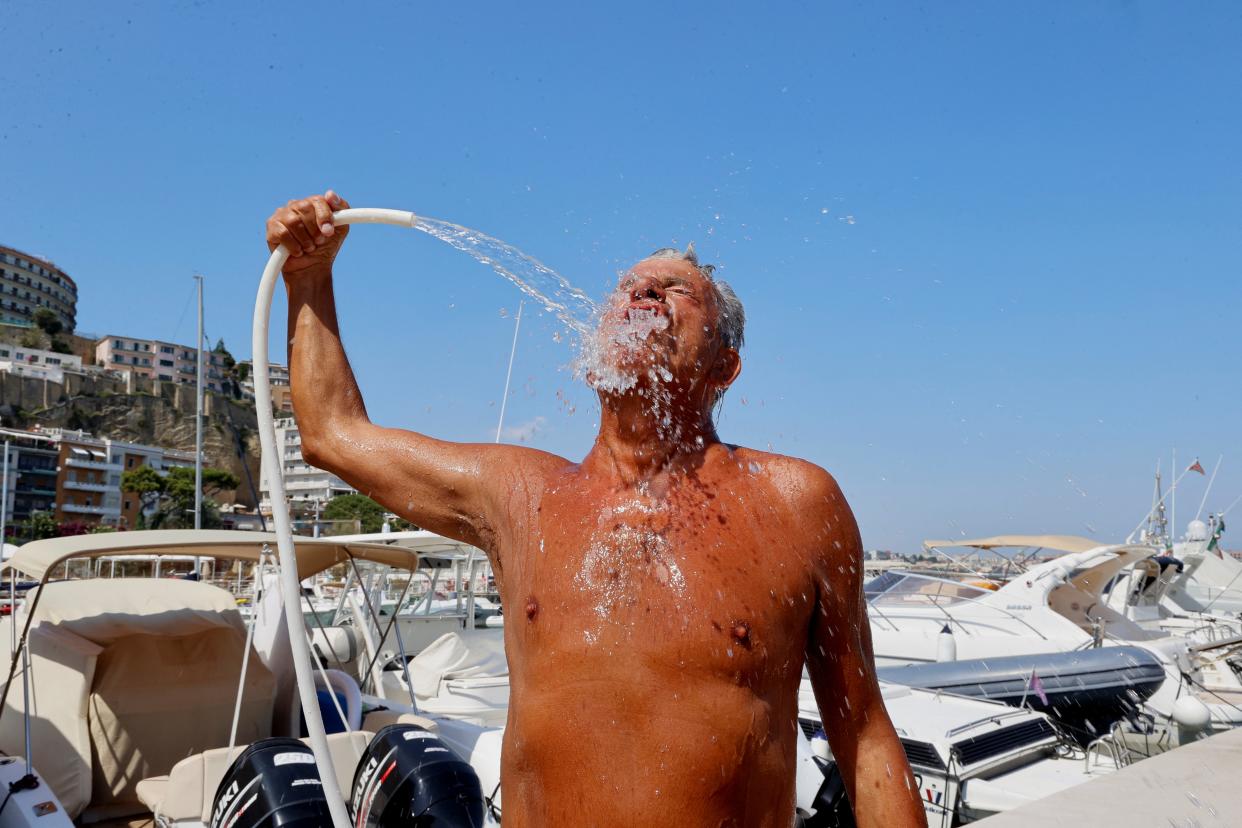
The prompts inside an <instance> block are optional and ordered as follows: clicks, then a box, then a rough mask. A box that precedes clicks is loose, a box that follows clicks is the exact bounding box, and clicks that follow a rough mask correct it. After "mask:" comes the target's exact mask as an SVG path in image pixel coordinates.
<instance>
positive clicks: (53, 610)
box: [0, 530, 500, 828]
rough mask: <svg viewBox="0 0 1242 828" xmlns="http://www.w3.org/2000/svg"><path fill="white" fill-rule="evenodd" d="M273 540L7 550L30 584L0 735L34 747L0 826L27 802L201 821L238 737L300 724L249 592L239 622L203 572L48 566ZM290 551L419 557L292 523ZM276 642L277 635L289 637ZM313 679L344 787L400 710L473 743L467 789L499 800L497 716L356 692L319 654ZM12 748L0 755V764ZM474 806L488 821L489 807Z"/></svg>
mask: <svg viewBox="0 0 1242 828" xmlns="http://www.w3.org/2000/svg"><path fill="white" fill-rule="evenodd" d="M274 549H275V537H274V536H272V535H267V534H259V533H249V532H246V533H242V532H215V531H195V530H182V531H160V532H127V533H116V534H102V535H83V536H78V537H72V538H57V539H52V540H47V541H38V542H33V543H30V544H27V545H25V546H23V547H22V548H21V550H20V551H19V552H18V553H17V554H16V555H14V556H13V557H12V558H11V559H10V560H9V561H8V562H6V564H5V569H7V570H10V572H11V573H18V572H20V573H22V574H24V575H25V576H28V577H31V578H33V579H35V580H37V581H39V582H40V585H39V587H38V588H37V589H35V590H32V592H31V593H30V595H29V597H28V598H27V600H26V601H25V602H24V603H23V604H22V606H21V608H20V609H19V611H18V614H17V616H16V618H15V619H12V620H10V619H5V620H4V621H3V622H0V636H3V637H5V638H8V639H9V640H10V641H14V642H15V643H16V649H15V652H16V653H17V657H15V658H14V660H13V669H12V670H11V673H10V675H9V676H8V680H7V681H6V682H5V686H4V690H3V692H4V697H5V698H4V705H3V707H2V708H0V749H2V750H3V751H4V753H6V754H8V755H9V756H11V757H15V756H23V757H26V758H28V759H30V760H31V764H32V766H33V768H34V770H35V772H36V773H37V774H38V778H39V779H40V780H41V782H42V785H41V787H40V789H39V790H40V791H41V793H42V795H43V799H42V800H39V801H34V800H35V799H36V798H35V797H30V796H25V795H23V796H22V797H20V798H19V797H16V796H15V797H14V803H15V804H16V805H17V806H21V807H15V805H13V804H11V805H10V806H9V807H8V809H6V810H5V811H3V812H0V828H9V826H17V825H23V824H28V823H23V822H19V821H14V820H16V819H18V818H19V816H20V815H21V814H23V813H27V812H28V811H30V809H37V808H39V807H45V808H46V807H51V810H48V811H47V813H48V814H60V815H61V816H60V817H53V818H49V817H37V822H35V823H33V824H37V825H41V826H42V825H58V824H59V825H69V824H70V822H69V820H71V819H72V820H77V821H80V822H83V823H86V822H94V823H101V824H105V825H106V824H109V822H110V821H116V820H121V821H122V822H119V823H118V824H128V822H125V821H126V820H129V819H131V818H151V817H152V816H154V818H156V819H157V821H158V823H159V824H160V825H162V826H180V828H200V826H205V825H207V824H208V823H209V822H210V817H211V811H212V807H213V802H214V801H215V800H216V794H217V785H218V784H219V782H220V781H221V780H222V779H223V778H224V775H225V773H226V772H227V771H228V770H229V766H230V764H232V763H233V762H234V760H235V759H236V757H238V756H239V754H240V753H241V752H242V748H244V747H245V746H246V745H247V744H248V743H252V744H254V743H258V742H259V741H260V740H263V739H265V738H267V737H271V736H297V734H298V731H299V725H300V722H301V718H302V717H301V708H300V705H299V703H298V701H297V692H296V688H295V686H294V679H293V676H292V670H291V661H290V659H289V657H288V655H287V653H282V652H281V651H282V647H281V646H280V642H281V640H282V639H281V636H282V635H284V633H283V632H282V631H279V630H273V629H272V628H271V627H270V626H269V625H268V624H267V622H268V621H269V620H270V617H269V616H268V615H267V614H266V613H265V611H264V610H265V609H266V607H265V606H264V605H263V604H262V603H260V605H259V606H258V607H256V611H255V613H254V616H253V618H254V627H253V628H250V629H248V628H247V626H246V625H245V624H244V622H243V620H242V616H241V614H240V613H239V612H238V609H237V606H236V601H235V599H234V597H233V596H232V595H231V594H230V593H229V592H227V591H225V590H223V589H220V588H219V587H216V586H213V585H211V584H208V583H202V582H197V581H193V580H183V579H175V578H173V579H170V578H159V579H155V578H133V579H131V578H115V579H108V578H100V579H84V580H73V581H51V580H50V576H51V574H52V572H53V571H54V570H55V571H58V568H59V567H60V566H61V565H62V564H63V563H64V562H66V561H68V560H70V559H75V558H95V557H100V556H105V555H116V554H126V553H134V554H143V555H157V556H158V555H165V554H166V555H170V556H171V555H186V554H189V555H197V556H202V557H210V558H224V559H232V560H241V561H246V562H249V563H252V564H257V563H259V562H260V561H263V563H264V567H266V566H267V565H268V564H269V563H270V562H271V561H272V559H274V554H273V553H274ZM295 551H296V560H297V565H298V570H299V571H298V574H299V576H300V577H302V578H306V577H309V576H311V575H313V574H315V573H316V572H321V571H324V570H326V569H328V568H329V567H332V566H334V565H336V564H339V563H343V562H348V563H350V564H351V565H352V564H356V563H359V562H362V563H363V564H370V565H376V566H385V567H392V568H397V569H405V570H407V571H409V570H412V569H413V568H414V567H415V565H416V560H417V559H416V556H414V555H412V554H411V553H409V552H408V551H407V550H404V549H394V548H392V547H385V546H377V545H367V544H358V543H342V542H339V541H336V540H334V539H309V538H299V539H297V540H296V549H295ZM10 572H5V573H4V574H5V575H9V574H10ZM280 617H282V618H283V613H280ZM299 633H300V634H305V631H299ZM252 639H253V641H254V642H255V643H253V644H252ZM284 642H285V645H286V646H285V647H284V648H283V649H285V650H287V642H288V638H287V636H286V637H285V638H284ZM317 683H318V684H319V685H320V687H321V689H322V690H324V691H326V692H324V693H323V694H322V695H321V709H323V708H325V706H326V713H325V719H333V718H335V719H336V720H337V724H338V731H339V732H335V733H330V734H329V735H328V737H327V738H328V745H329V748H330V751H331V755H332V759H333V764H334V766H335V772H336V781H337V782H338V784H339V785H340V786H341V789H342V790H343V791H349V790H350V788H351V786H353V784H354V781H355V780H354V776H355V768H356V767H357V766H358V764H359V760H360V758H361V757H362V756H363V754H364V751H365V750H366V748H367V745H368V744H369V743H370V742H371V740H372V738H373V737H374V735H375V733H376V732H377V731H379V730H380V729H381V728H383V727H384V726H386V725H388V724H393V723H403V724H408V725H418V726H420V727H422V728H424V730H425V731H426V732H428V733H429V734H431V735H434V736H435V737H437V738H439V739H441V740H442V741H443V742H444V743H445V744H447V745H448V746H449V747H450V748H452V749H453V750H454V751H456V752H458V755H460V756H462V757H463V758H466V757H470V758H473V759H474V761H476V762H477V763H478V769H477V770H476V771H475V773H476V774H477V776H478V780H479V786H480V790H481V791H486V794H490V795H491V796H490V799H491V800H492V801H495V802H496V803H497V804H498V802H499V792H498V790H497V787H498V784H499V761H500V757H499V748H500V730H499V729H498V728H486V727H481V726H478V725H472V724H470V723H467V722H462V721H453V720H449V719H445V718H442V717H436V716H422V715H419V714H418V713H417V711H416V709H415V708H414V707H413V706H412V705H409V704H405V705H402V704H399V703H396V702H394V701H391V700H384V699H382V698H379V697H376V696H375V695H371V694H364V693H363V692H362V689H363V688H362V687H360V685H359V682H358V681H357V680H356V677H354V676H350V675H348V674H346V673H344V672H341V671H337V670H331V669H328V668H327V667H326V666H325V665H323V664H320V665H319V668H318V670H317ZM381 689H382V688H381ZM27 711H29V715H28V716H27V715H25V714H26V713H27ZM27 732H28V733H29V739H27V738H26V734H27ZM429 738H430V736H429ZM306 755H307V756H310V754H309V753H307V754H306ZM20 761H21V760H14V762H12V763H8V764H2V763H0V777H4V778H7V776H5V774H8V773H11V772H13V769H16V768H20V765H19V764H17V762H20ZM312 764H313V762H312ZM482 796H483V794H480V797H482ZM23 803H25V805H29V808H26V809H25V810H23V808H25V805H24V804H23ZM46 803H50V805H47V804H46ZM479 807H480V809H483V808H484V805H483V802H482V801H480V803H479ZM30 812H31V813H37V812H36V811H30ZM482 812H483V811H481V813H482ZM486 813H487V814H488V816H487V819H488V821H489V823H494V822H495V813H497V811H496V810H493V809H490V808H489V809H487V810H486ZM58 818H59V819H61V821H60V822H57V821H56V820H57V819H58Z"/></svg>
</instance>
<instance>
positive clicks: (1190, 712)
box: [1173, 696, 1212, 733]
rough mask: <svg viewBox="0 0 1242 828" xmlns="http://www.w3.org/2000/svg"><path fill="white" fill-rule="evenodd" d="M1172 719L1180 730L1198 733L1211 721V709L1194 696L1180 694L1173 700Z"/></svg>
mask: <svg viewBox="0 0 1242 828" xmlns="http://www.w3.org/2000/svg"><path fill="white" fill-rule="evenodd" d="M1173 721H1175V722H1177V726H1178V727H1180V728H1182V730H1185V731H1187V732H1190V733H1198V732H1200V731H1202V730H1205V729H1206V728H1207V726H1208V725H1209V724H1211V723H1212V711H1210V710H1208V707H1207V705H1206V704H1204V703H1203V702H1201V701H1199V700H1198V699H1196V698H1195V697H1194V696H1182V697H1181V698H1180V699H1178V700H1177V701H1175V702H1173Z"/></svg>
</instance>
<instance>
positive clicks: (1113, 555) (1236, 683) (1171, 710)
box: [865, 535, 1242, 745]
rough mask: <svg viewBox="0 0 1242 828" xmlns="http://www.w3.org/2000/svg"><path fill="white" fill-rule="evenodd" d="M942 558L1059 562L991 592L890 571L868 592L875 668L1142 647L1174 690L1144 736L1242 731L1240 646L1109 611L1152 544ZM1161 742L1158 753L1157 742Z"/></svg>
mask: <svg viewBox="0 0 1242 828" xmlns="http://www.w3.org/2000/svg"><path fill="white" fill-rule="evenodd" d="M924 546H925V547H926V548H928V549H929V550H936V551H938V552H940V553H942V554H944V550H946V549H949V548H953V547H965V548H971V549H976V550H1003V551H1012V550H1031V549H1037V550H1043V551H1051V552H1053V553H1056V554H1057V557H1054V558H1052V559H1050V560H1043V561H1041V562H1038V563H1032V564H1031V565H1029V566H1027V567H1026V569H1025V571H1023V572H1020V573H1016V574H1015V575H1014V576H1013V577H1012V579H1011V580H1009V581H1008V582H1007V583H1004V584H1002V585H999V586H996V588H994V589H988V588H984V587H983V586H979V585H975V584H969V583H964V582H961V581H953V580H949V579H944V578H933V577H928V576H924V575H920V574H917V573H912V572H901V571H889V572H887V573H885V574H884V575H882V576H880V577H879V578H875V579H873V580H871V581H869V582H868V583H867V584H866V586H865V592H866V597H867V601H868V610H869V616H870V621H871V634H872V642H873V646H874V648H875V655H876V663H877V664H878V665H881V666H885V665H892V666H895V665H902V664H915V663H926V662H934V661H944V660H954V659H990V658H999V657H1003V656H1014V655H1035V654H1045V653H1065V652H1073V651H1077V650H1084V649H1090V648H1094V647H1104V646H1138V647H1142V648H1144V649H1146V650H1148V651H1150V652H1151V653H1153V654H1155V655H1156V656H1157V657H1158V658H1160V660H1161V662H1162V663H1163V664H1164V668H1165V673H1166V679H1165V681H1164V682H1163V684H1162V685H1161V686H1160V688H1159V689H1158V690H1157V691H1156V692H1155V693H1154V694H1153V695H1152V696H1151V697H1150V698H1148V699H1147V700H1146V701H1145V702H1144V704H1143V709H1144V711H1145V712H1146V713H1148V714H1149V716H1150V718H1151V721H1150V722H1143V723H1142V725H1141V726H1140V730H1143V731H1144V733H1143V737H1142V738H1143V742H1144V744H1148V745H1150V744H1153V742H1152V739H1151V738H1150V734H1149V733H1147V732H1146V731H1147V730H1148V729H1150V728H1151V727H1155V728H1157V729H1158V730H1159V732H1160V734H1161V738H1165V737H1167V739H1168V740H1169V741H1168V742H1167V743H1171V744H1178V743H1181V741H1184V740H1186V739H1195V738H1199V737H1200V736H1201V735H1202V734H1203V733H1205V732H1213V731H1216V730H1221V729H1226V728H1230V727H1233V726H1236V725H1237V724H1239V723H1242V681H1240V680H1239V678H1238V674H1237V672H1236V671H1235V670H1234V669H1232V665H1233V664H1235V663H1236V659H1237V658H1238V647H1239V642H1231V641H1229V640H1221V641H1217V642H1214V643H1207V644H1193V643H1191V642H1190V641H1188V640H1187V639H1186V638H1185V637H1182V636H1177V635H1171V634H1169V632H1167V631H1165V630H1161V629H1150V628H1145V627H1143V626H1142V625H1140V624H1138V623H1136V622H1135V621H1134V620H1132V619H1131V618H1128V617H1127V616H1126V615H1125V614H1124V613H1122V612H1119V611H1118V610H1116V609H1114V608H1112V607H1111V606H1109V603H1108V595H1107V594H1106V590H1107V589H1109V588H1110V586H1111V585H1113V584H1114V583H1115V582H1116V578H1117V576H1119V575H1120V574H1121V573H1123V572H1124V571H1126V570H1131V568H1132V567H1134V566H1135V565H1136V564H1142V563H1143V562H1145V561H1147V560H1148V559H1150V558H1153V557H1155V556H1156V555H1157V554H1158V553H1159V551H1160V550H1159V549H1158V548H1156V547H1154V546H1149V545H1147V544H1116V545H1105V544H1100V543H1099V542H1097V541H1094V540H1090V539H1087V538H1076V537H1072V536H1052V535H1040V536H1023V535H1006V536H997V537H991V538H981V539H977V540H959V541H927V542H926V543H925V544H924ZM1160 741H1161V740H1160V739H1157V740H1156V742H1160Z"/></svg>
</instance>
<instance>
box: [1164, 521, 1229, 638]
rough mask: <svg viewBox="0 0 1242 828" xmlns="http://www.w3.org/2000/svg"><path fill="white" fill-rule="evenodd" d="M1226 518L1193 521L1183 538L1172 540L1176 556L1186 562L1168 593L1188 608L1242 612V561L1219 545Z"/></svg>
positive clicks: (1173, 599) (1203, 610)
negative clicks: (1226, 552)
mask: <svg viewBox="0 0 1242 828" xmlns="http://www.w3.org/2000/svg"><path fill="white" fill-rule="evenodd" d="M1223 532H1224V525H1223V521H1221V520H1219V519H1218V518H1216V517H1215V516H1212V517H1211V518H1210V519H1209V520H1208V522H1206V523H1204V522H1203V521H1199V520H1196V521H1191V523H1190V526H1189V528H1188V530H1187V532H1186V536H1185V538H1184V539H1183V540H1182V541H1179V542H1177V543H1175V544H1173V556H1174V557H1175V558H1178V559H1179V560H1181V561H1182V563H1183V564H1184V567H1183V569H1182V571H1181V572H1180V573H1178V577H1176V578H1175V579H1173V582H1172V583H1171V584H1170V585H1169V589H1168V592H1167V593H1166V595H1167V597H1168V599H1169V600H1170V601H1171V602H1172V603H1173V604H1174V605H1176V606H1177V607H1179V608H1181V609H1182V610H1184V611H1186V612H1202V613H1215V614H1217V615H1224V616H1231V617H1235V618H1236V617H1239V616H1242V561H1239V560H1238V559H1237V558H1235V557H1233V556H1232V555H1228V554H1225V552H1224V551H1223V550H1222V549H1221V548H1220V537H1221V534H1222V533H1223Z"/></svg>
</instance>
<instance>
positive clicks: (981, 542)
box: [923, 535, 1108, 552]
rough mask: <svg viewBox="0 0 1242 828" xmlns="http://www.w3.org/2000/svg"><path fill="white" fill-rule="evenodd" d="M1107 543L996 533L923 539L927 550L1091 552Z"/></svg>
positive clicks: (1061, 537)
mask: <svg viewBox="0 0 1242 828" xmlns="http://www.w3.org/2000/svg"><path fill="white" fill-rule="evenodd" d="M1107 545H1108V544H1106V543H1100V542H1099V541H1096V540H1091V539H1090V538H1080V537H1076V536H1074V535H996V536H995V537H991V538H979V539H977V540H928V541H923V548H924V549H927V550H931V549H932V548H933V547H936V548H943V547H954V546H969V547H971V548H972V549H1004V548H1007V547H1014V548H1031V547H1034V548H1038V549H1055V550H1056V551H1058V552H1089V551H1091V550H1092V549H1098V548H1099V547H1101V546H1107Z"/></svg>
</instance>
